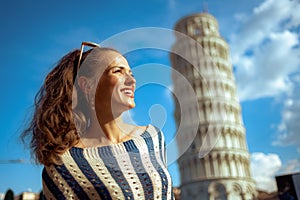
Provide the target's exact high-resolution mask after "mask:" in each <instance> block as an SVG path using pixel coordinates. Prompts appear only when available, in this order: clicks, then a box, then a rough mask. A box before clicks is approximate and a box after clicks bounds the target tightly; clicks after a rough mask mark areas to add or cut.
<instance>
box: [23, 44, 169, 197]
mask: <svg viewBox="0 0 300 200" xmlns="http://www.w3.org/2000/svg"><path fill="white" fill-rule="evenodd" d="M84 46H91V47H93V48H92V49H90V50H89V51H86V52H83V47H84ZM135 83H136V81H135V79H134V77H133V75H132V72H131V69H130V67H129V65H128V63H127V61H126V59H125V58H124V57H123V56H122V55H121V54H120V53H119V52H117V51H116V50H113V49H110V48H102V47H99V46H98V45H97V44H94V43H88V42H83V43H82V47H81V50H74V51H72V52H70V53H68V54H67V55H66V56H64V57H63V58H62V59H61V60H60V61H59V63H58V64H57V66H56V67H55V68H54V69H53V70H52V71H51V72H50V73H49V74H48V75H47V77H46V79H45V82H44V85H43V86H42V87H41V89H40V91H39V93H38V94H37V96H36V99H35V113H34V115H33V119H32V121H31V124H30V126H29V128H28V129H27V130H26V131H24V133H23V137H26V136H28V135H29V136H31V148H32V151H33V153H34V155H35V156H36V159H37V161H38V162H39V163H41V164H43V165H44V169H43V173H42V179H43V192H44V196H45V198H46V199H147V200H148V199H173V192H172V182H171V178H170V175H169V173H168V171H167V168H166V161H165V142H164V136H163V134H162V132H161V131H160V130H158V129H157V128H155V127H154V126H152V125H148V126H135V125H130V124H126V123H124V122H123V120H122V117H121V115H122V113H123V112H124V111H127V110H129V109H131V108H133V107H135V102H134V90H135Z"/></svg>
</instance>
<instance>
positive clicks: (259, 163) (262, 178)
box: [251, 152, 282, 192]
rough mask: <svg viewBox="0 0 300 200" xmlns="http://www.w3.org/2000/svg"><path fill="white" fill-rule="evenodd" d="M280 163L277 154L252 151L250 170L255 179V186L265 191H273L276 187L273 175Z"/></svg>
mask: <svg viewBox="0 0 300 200" xmlns="http://www.w3.org/2000/svg"><path fill="white" fill-rule="evenodd" d="M281 165H282V164H281V160H280V158H279V156H278V155H277V154H264V153H260V152H256V153H252V154H251V172H252V177H253V179H254V180H255V181H256V187H257V188H258V189H260V190H263V191H267V192H272V191H275V190H276V189H277V187H276V181H275V179H274V177H275V174H276V173H277V172H278V171H279V169H280V168H281Z"/></svg>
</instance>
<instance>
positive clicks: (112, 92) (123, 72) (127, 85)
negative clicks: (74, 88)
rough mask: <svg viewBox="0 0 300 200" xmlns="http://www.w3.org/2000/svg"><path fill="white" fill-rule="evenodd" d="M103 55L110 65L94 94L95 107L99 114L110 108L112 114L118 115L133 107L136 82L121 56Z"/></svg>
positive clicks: (110, 53) (116, 54) (109, 52)
mask: <svg viewBox="0 0 300 200" xmlns="http://www.w3.org/2000/svg"><path fill="white" fill-rule="evenodd" d="M105 54H106V55H105V56H107V58H108V60H110V62H109V63H110V64H109V65H108V67H107V68H106V70H105V71H104V72H103V74H102V76H101V77H100V80H99V83H98V86H97V89H96V94H95V107H96V110H99V111H100V112H101V110H102V109H104V108H110V109H111V110H112V111H113V113H117V114H119V113H122V112H124V111H126V110H128V109H131V108H134V107H135V102H134V90H135V84H136V80H135V79H134V77H133V75H132V71H131V68H130V67H129V65H128V62H127V60H126V59H125V58H124V57H123V56H122V55H120V54H119V53H117V52H114V51H108V52H105Z"/></svg>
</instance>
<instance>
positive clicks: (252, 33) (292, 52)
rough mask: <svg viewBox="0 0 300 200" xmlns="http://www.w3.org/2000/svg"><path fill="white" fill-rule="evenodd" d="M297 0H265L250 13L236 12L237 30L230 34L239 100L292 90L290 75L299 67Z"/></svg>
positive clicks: (299, 23)
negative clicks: (238, 27)
mask: <svg viewBox="0 0 300 200" xmlns="http://www.w3.org/2000/svg"><path fill="white" fill-rule="evenodd" d="M297 7H299V9H300V3H299V2H298V1H286V0H284V1H276V0H266V1H264V2H263V3H262V4H261V5H260V6H258V7H256V8H255V9H254V10H253V13H252V15H251V16H245V15H244V14H237V15H236V19H237V20H238V21H239V23H240V30H239V31H237V32H236V33H235V34H234V35H232V36H231V44H230V46H231V48H232V51H231V53H232V61H233V65H234V66H235V67H236V79H237V84H238V93H239V97H240V99H241V100H249V99H256V98H261V97H272V96H277V95H280V94H282V93H284V92H287V91H289V90H290V89H291V87H292V83H291V81H290V80H289V75H290V74H292V73H294V72H295V71H297V70H299V66H300V57H299V56H300V54H299V52H300V51H299V50H300V47H299V44H300V42H299V39H298V37H299V35H297V33H296V31H292V29H290V28H293V27H295V26H297V27H299V25H300V18H299V14H297V11H296V9H295V8H297Z"/></svg>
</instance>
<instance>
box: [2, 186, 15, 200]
mask: <svg viewBox="0 0 300 200" xmlns="http://www.w3.org/2000/svg"><path fill="white" fill-rule="evenodd" d="M4 200H14V192H13V191H12V190H11V189H8V190H7V191H6V193H5V196H4Z"/></svg>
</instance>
